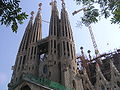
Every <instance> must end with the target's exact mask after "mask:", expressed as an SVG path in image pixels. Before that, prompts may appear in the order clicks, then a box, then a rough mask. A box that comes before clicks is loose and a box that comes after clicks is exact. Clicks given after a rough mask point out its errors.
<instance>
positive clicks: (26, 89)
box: [20, 85, 31, 90]
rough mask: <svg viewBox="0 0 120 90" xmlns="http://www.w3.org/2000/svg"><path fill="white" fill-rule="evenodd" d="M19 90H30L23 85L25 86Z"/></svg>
mask: <svg viewBox="0 0 120 90" xmlns="http://www.w3.org/2000/svg"><path fill="white" fill-rule="evenodd" d="M20 90H31V88H30V87H29V86H28V85H25V86H23V87H21V89H20Z"/></svg>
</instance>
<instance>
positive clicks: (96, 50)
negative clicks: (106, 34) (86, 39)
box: [72, 7, 100, 57]
mask: <svg viewBox="0 0 120 90" xmlns="http://www.w3.org/2000/svg"><path fill="white" fill-rule="evenodd" d="M86 10H87V8H86V7H85V8H82V9H79V10H77V11H74V12H73V13H72V14H73V16H74V15H75V14H77V13H79V12H81V11H83V12H84V13H85V11H86ZM87 27H88V29H89V32H90V35H91V39H92V43H93V47H94V50H95V55H96V57H98V56H99V55H100V53H99V50H98V48H97V44H96V41H95V37H94V34H93V31H92V27H91V25H88V26H87Z"/></svg>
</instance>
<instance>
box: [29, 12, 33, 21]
mask: <svg viewBox="0 0 120 90" xmlns="http://www.w3.org/2000/svg"><path fill="white" fill-rule="evenodd" d="M30 14H31V18H30V19H31V20H33V15H34V11H32V12H31V13H30Z"/></svg>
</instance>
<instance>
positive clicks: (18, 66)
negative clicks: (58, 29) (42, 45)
mask: <svg viewBox="0 0 120 90" xmlns="http://www.w3.org/2000/svg"><path fill="white" fill-rule="evenodd" d="M33 14H34V12H33V11H32V12H31V17H30V20H29V23H28V25H27V27H26V29H25V33H24V35H23V38H22V41H21V44H20V47H19V50H18V53H17V57H16V62H15V65H14V66H13V70H14V71H13V74H12V79H11V82H16V81H17V80H18V79H19V78H20V77H21V75H22V73H23V71H24V69H25V68H24V67H25V62H26V60H27V59H26V55H27V49H28V45H29V38H30V32H31V29H32V27H33Z"/></svg>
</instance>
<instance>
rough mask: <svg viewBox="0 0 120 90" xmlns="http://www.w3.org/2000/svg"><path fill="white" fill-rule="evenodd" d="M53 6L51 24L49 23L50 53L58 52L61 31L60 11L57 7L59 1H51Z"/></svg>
mask: <svg viewBox="0 0 120 90" xmlns="http://www.w3.org/2000/svg"><path fill="white" fill-rule="evenodd" d="M50 5H51V6H52V11H51V18H50V25H49V38H50V42H49V49H50V50H49V52H48V53H49V54H51V55H56V54H57V39H58V38H57V37H58V32H59V13H58V9H57V2H56V1H52V2H51V3H50Z"/></svg>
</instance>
